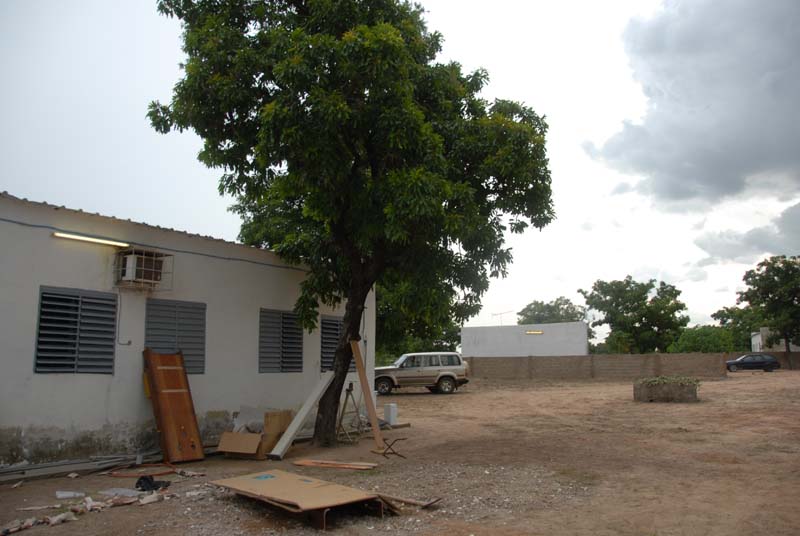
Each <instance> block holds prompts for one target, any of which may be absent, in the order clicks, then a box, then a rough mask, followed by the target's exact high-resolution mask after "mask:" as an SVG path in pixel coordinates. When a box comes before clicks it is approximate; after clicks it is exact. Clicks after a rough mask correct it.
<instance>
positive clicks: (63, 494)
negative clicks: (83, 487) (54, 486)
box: [56, 491, 86, 499]
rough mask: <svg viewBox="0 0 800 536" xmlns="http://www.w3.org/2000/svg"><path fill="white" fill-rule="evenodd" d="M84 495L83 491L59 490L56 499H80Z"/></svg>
mask: <svg viewBox="0 0 800 536" xmlns="http://www.w3.org/2000/svg"><path fill="white" fill-rule="evenodd" d="M84 495H86V494H85V493H83V492H81V491H57V492H56V499H80V498H81V497H83V496H84Z"/></svg>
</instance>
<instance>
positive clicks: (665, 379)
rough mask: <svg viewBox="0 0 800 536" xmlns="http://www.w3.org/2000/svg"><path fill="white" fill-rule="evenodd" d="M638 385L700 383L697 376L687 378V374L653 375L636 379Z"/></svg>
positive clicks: (695, 384) (696, 384)
mask: <svg viewBox="0 0 800 536" xmlns="http://www.w3.org/2000/svg"><path fill="white" fill-rule="evenodd" d="M636 383H638V384H640V385H647V386H649V387H655V386H656V385H694V386H698V385H700V380H698V379H697V378H689V377H687V376H653V377H651V378H642V379H640V380H637V382H636Z"/></svg>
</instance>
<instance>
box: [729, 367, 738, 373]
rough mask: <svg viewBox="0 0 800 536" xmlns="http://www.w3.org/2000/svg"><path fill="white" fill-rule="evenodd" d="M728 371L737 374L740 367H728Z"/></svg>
mask: <svg viewBox="0 0 800 536" xmlns="http://www.w3.org/2000/svg"><path fill="white" fill-rule="evenodd" d="M728 370H730V371H731V372H736V371H737V370H739V367H737V366H736V365H731V366H730V367H728Z"/></svg>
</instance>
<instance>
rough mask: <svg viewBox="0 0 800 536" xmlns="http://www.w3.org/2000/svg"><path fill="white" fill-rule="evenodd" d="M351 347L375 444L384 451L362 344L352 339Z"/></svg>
mask: <svg viewBox="0 0 800 536" xmlns="http://www.w3.org/2000/svg"><path fill="white" fill-rule="evenodd" d="M350 348H352V350H353V361H355V362H356V370H357V371H358V382H359V383H360V384H361V392H362V393H363V394H364V403H365V404H366V406H367V415H369V423H370V425H371V426H372V437H373V439H374V440H375V446H376V447H377V448H378V449H380V450H381V451H383V449H384V448H386V445H385V444H384V442H383V434H381V427H380V425H379V424H378V413H377V412H376V411H375V402H374V401H373V400H372V384H370V383H369V380H367V370H366V368H365V367H364V361H363V360H362V359H361V346H359V344H358V341H350Z"/></svg>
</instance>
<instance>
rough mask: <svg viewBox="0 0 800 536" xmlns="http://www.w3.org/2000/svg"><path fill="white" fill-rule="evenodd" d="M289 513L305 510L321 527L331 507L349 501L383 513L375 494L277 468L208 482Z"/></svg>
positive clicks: (381, 503) (382, 505)
mask: <svg viewBox="0 0 800 536" xmlns="http://www.w3.org/2000/svg"><path fill="white" fill-rule="evenodd" d="M212 484H214V485H216V486H220V487H223V488H226V489H229V490H231V491H233V492H234V493H237V494H239V495H245V496H247V497H251V498H253V499H258V500H260V501H264V502H266V503H268V504H271V505H273V506H277V507H279V508H283V509H284V510H286V511H289V512H293V513H309V514H311V516H312V518H313V519H314V520H315V521H316V522H317V526H318V528H320V529H322V530H324V529H325V525H326V518H327V514H328V512H329V511H330V509H331V508H334V507H337V506H344V505H350V504H362V505H364V506H366V507H370V506H371V507H374V508H375V509H376V510H377V512H378V513H379V514H380V515H381V517H382V516H383V509H384V502H383V501H382V500H381V499H380V497H379V496H378V495H376V494H372V493H367V492H364V491H361V490H359V489H355V488H350V487H347V486H341V485H339V484H334V483H333V482H327V481H325V480H318V479H316V478H310V477H305V476H301V475H297V474H294V473H287V472H285V471H280V470H277V469H276V470H272V471H265V472H263V473H253V474H249V475H243V476H239V477H234V478H227V479H224V480H216V481H214V482H212Z"/></svg>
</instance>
